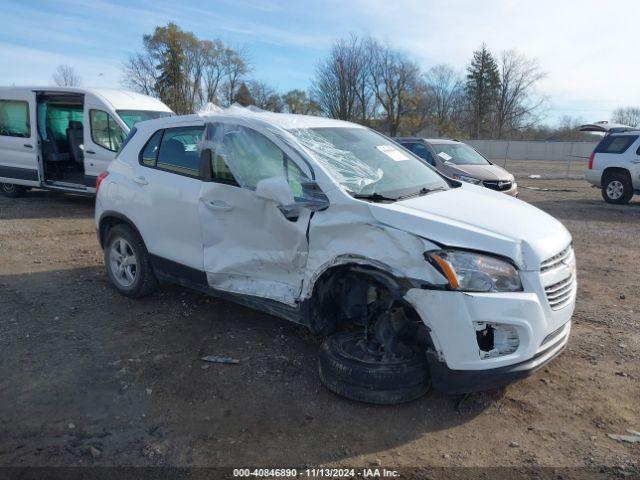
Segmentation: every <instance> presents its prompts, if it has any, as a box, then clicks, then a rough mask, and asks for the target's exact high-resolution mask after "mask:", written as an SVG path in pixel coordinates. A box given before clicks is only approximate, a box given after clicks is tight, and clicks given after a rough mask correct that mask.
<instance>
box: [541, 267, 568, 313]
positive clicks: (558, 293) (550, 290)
mask: <svg viewBox="0 0 640 480" xmlns="http://www.w3.org/2000/svg"><path fill="white" fill-rule="evenodd" d="M574 284H575V276H574V275H573V274H571V275H569V276H568V277H567V278H565V279H564V280H560V281H559V282H557V283H554V284H553V285H549V286H548V287H544V291H545V293H546V295H547V300H548V301H549V305H550V306H551V309H552V310H560V309H561V308H562V307H566V306H567V305H568V304H569V302H570V301H571V294H572V293H573V286H574Z"/></svg>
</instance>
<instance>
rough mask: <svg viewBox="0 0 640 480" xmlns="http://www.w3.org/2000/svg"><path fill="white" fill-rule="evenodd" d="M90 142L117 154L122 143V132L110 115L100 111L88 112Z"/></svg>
mask: <svg viewBox="0 0 640 480" xmlns="http://www.w3.org/2000/svg"><path fill="white" fill-rule="evenodd" d="M89 122H90V124H91V140H93V143H95V144H96V145H100V146H101V147H103V148H106V149H107V150H111V151H112V152H117V151H118V150H119V149H120V146H121V145H122V142H123V141H124V137H125V135H124V131H123V130H122V128H120V125H118V124H117V123H116V121H115V120H114V119H113V117H112V116H111V115H109V114H108V113H107V112H103V111H102V110H90V111H89Z"/></svg>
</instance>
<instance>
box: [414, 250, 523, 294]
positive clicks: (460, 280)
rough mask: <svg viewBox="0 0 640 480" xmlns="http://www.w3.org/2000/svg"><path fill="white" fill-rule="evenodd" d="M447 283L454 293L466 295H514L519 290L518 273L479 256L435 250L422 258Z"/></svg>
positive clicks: (494, 258) (520, 285)
mask: <svg viewBox="0 0 640 480" xmlns="http://www.w3.org/2000/svg"><path fill="white" fill-rule="evenodd" d="M425 257H426V258H427V260H429V261H430V262H431V263H432V264H433V265H434V266H435V267H436V268H437V269H438V270H440V272H441V273H442V274H443V275H444V276H445V277H446V278H447V280H449V286H450V287H451V288H452V289H454V290H462V291H467V292H517V291H520V290H522V283H520V276H519V275H518V270H517V269H516V267H514V266H513V265H512V264H511V263H509V262H507V261H505V260H501V259H499V258H496V257H493V256H491V255H483V254H481V253H473V252H467V251H464V250H438V251H436V252H428V253H426V254H425Z"/></svg>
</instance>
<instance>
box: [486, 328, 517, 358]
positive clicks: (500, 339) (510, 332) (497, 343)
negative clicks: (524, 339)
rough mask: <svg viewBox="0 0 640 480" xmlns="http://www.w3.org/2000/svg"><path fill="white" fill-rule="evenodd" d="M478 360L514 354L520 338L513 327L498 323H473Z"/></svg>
mask: <svg viewBox="0 0 640 480" xmlns="http://www.w3.org/2000/svg"><path fill="white" fill-rule="evenodd" d="M475 330H476V341H477V342H478V348H479V353H480V358H482V359H485V358H494V357H501V356H503V355H509V354H510V353H513V352H515V351H516V350H517V349H518V346H519V345H520V338H519V337H518V332H517V330H516V329H515V327H512V326H511V325H503V324H500V323H489V322H475Z"/></svg>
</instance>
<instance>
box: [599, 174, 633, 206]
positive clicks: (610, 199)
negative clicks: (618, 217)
mask: <svg viewBox="0 0 640 480" xmlns="http://www.w3.org/2000/svg"><path fill="white" fill-rule="evenodd" d="M620 190H622V191H620ZM631 197H633V185H632V184H631V178H629V175H625V174H624V173H610V174H608V175H607V176H606V177H605V178H604V181H603V182H602V198H603V199H604V201H605V202H607V203H615V204H618V205H619V204H624V203H629V200H631Z"/></svg>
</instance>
